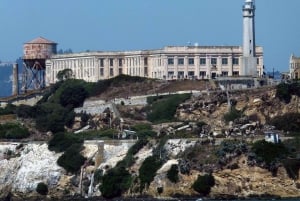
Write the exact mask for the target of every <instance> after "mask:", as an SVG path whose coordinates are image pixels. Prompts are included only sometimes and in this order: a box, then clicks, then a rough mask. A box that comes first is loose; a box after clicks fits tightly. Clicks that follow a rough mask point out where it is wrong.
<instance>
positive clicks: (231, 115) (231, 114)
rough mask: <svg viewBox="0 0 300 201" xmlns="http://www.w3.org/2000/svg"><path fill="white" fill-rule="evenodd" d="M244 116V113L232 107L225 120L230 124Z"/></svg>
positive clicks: (225, 115)
mask: <svg viewBox="0 0 300 201" xmlns="http://www.w3.org/2000/svg"><path fill="white" fill-rule="evenodd" d="M242 115H243V112H242V111H240V110H237V109H236V108H235V107H232V108H231V110H230V111H229V112H228V113H226V114H224V120H225V121H226V122H227V123H228V122H230V121H234V120H236V119H239V118H241V117H242Z"/></svg>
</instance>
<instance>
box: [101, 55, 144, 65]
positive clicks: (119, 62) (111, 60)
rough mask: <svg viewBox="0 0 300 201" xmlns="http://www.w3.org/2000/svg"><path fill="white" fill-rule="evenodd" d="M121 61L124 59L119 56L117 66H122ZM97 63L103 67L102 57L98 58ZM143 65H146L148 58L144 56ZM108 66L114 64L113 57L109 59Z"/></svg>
mask: <svg viewBox="0 0 300 201" xmlns="http://www.w3.org/2000/svg"><path fill="white" fill-rule="evenodd" d="M123 61H124V59H121V58H119V59H118V66H119V67H122V66H123ZM99 64H100V67H104V58H100V59H99ZM144 65H148V58H147V57H145V58H144ZM109 66H110V67H113V66H114V59H113V58H110V59H109Z"/></svg>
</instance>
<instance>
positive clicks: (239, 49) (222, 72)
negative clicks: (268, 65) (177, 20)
mask: <svg viewBox="0 0 300 201" xmlns="http://www.w3.org/2000/svg"><path fill="white" fill-rule="evenodd" d="M254 17H255V3H254V0H245V3H244V6H243V46H198V45H194V46H167V47H164V48H162V49H157V50H143V51H122V52H112V51H107V52H106V51H101V52H100V51H99V52H84V53H77V54H61V55H52V56H51V58H49V59H48V60H47V61H46V78H45V79H46V83H47V85H50V84H52V83H55V82H56V81H57V80H56V75H57V73H58V72H59V71H62V70H64V69H71V70H72V73H73V77H74V78H76V79H83V80H86V81H89V82H97V81H98V80H103V79H109V78H112V77H115V76H118V75H120V74H125V75H131V76H141V77H148V78H156V79H164V80H173V79H214V78H217V77H234V76H235V77H237V76H242V77H261V76H262V75H263V68H264V65H263V61H264V60H263V48H262V47H259V46H256V45H255V21H254Z"/></svg>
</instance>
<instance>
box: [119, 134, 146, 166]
mask: <svg viewBox="0 0 300 201" xmlns="http://www.w3.org/2000/svg"><path fill="white" fill-rule="evenodd" d="M147 143H148V141H147V140H145V139H139V140H138V141H137V142H136V143H135V144H134V145H133V146H132V147H130V149H129V150H128V152H127V154H126V156H125V158H124V159H123V160H122V161H120V162H119V163H118V164H117V166H118V167H120V166H123V167H125V168H128V167H130V166H132V165H133V164H134V162H135V159H134V155H135V154H137V153H138V152H139V151H140V150H141V149H142V148H143V147H144V146H145V145H146V144H147Z"/></svg>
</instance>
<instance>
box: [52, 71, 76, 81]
mask: <svg viewBox="0 0 300 201" xmlns="http://www.w3.org/2000/svg"><path fill="white" fill-rule="evenodd" d="M72 76H73V71H72V70H71V69H69V68H66V69H64V70H61V71H58V73H57V75H56V78H57V79H58V80H59V81H63V80H66V79H70V78H71V77H72Z"/></svg>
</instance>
